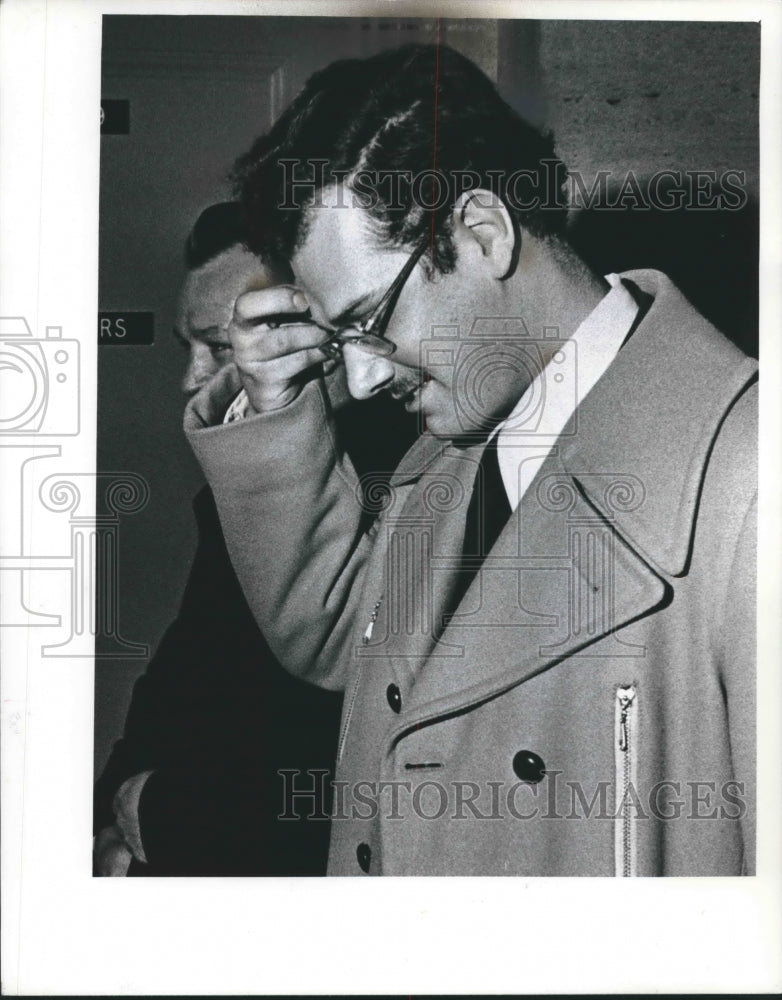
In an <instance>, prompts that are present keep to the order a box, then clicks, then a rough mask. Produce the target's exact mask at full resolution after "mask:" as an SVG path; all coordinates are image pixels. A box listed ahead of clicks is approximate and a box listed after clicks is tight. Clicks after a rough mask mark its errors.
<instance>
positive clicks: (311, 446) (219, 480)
mask: <svg viewBox="0 0 782 1000" xmlns="http://www.w3.org/2000/svg"><path fill="white" fill-rule="evenodd" d="M228 371H229V370H226V375H225V376H224V378H223V379H222V380H221V379H220V377H219V376H218V379H217V380H216V381H215V382H212V383H210V384H209V385H208V386H207V387H206V388H205V389H204V390H202V392H201V393H199V394H198V396H196V397H195V399H194V400H192V401H191V403H190V404H189V405H188V408H187V410H186V412H185V432H186V434H187V436H188V439H189V441H190V443H191V445H192V447H193V450H194V452H195V454H196V456H197V458H198V459H199V461H200V463H201V465H202V468H203V470H204V473H205V475H206V477H207V480H208V481H209V483H210V485H211V487H212V490H213V492H214V495H215V500H216V502H217V508H218V511H219V514H220V520H221V523H222V527H223V532H224V535H225V538H226V542H227V545H228V551H229V553H230V556H231V560H232V562H233V565H234V568H235V570H236V574H237V576H238V578H239V581H240V583H241V585H242V589H243V591H244V594H245V596H246V598H247V601H248V603H249V605H250V608H251V609H252V612H253V614H254V615H255V618H256V620H257V622H258V624H259V625H260V627H261V629H262V630H263V633H264V635H265V636H266V638H267V640H268V642H269V645H270V646H271V648H272V649H273V650H274V652H275V654H276V655H277V657H278V658H279V660H280V662H281V663H282V664H283V666H285V667H286V669H288V670H290V671H291V672H292V673H294V674H296V675H297V676H300V677H303V678H306V679H307V680H309V681H311V682H313V683H316V684H318V685H320V686H322V687H326V688H330V689H333V690H339V689H343V688H344V686H345V684H346V680H347V670H348V666H349V662H350V659H351V657H350V655H349V647H350V643H351V642H352V641H355V635H354V633H355V629H354V623H355V618H356V613H357V608H358V602H359V599H360V591H361V589H362V582H363V576H364V570H365V567H366V562H367V558H368V556H369V553H370V549H371V542H370V540H369V539H368V538H367V537H366V536H364V535H363V534H362V530H361V529H362V524H363V523H364V522H363V518H362V502H361V489H360V483H359V479H358V476H357V475H356V472H355V470H354V468H353V465H352V464H351V462H350V460H349V459H348V458H347V456H346V454H345V452H344V450H343V449H342V447H341V446H340V444H339V442H338V440H337V435H336V434H335V430H334V426H335V425H334V419H333V414H332V413H331V407H330V404H329V400H328V396H327V394H326V392H325V389H324V387H323V384H322V382H321V381H313V382H310V383H309V384H308V385H307V386H305V388H304V389H303V391H302V392H301V394H300V395H299V397H298V398H297V399H296V400H295V401H294V402H293V403H291V404H290V405H289V406H287V407H285V408H283V409H281V410H276V411H274V412H272V413H265V414H259V415H256V416H253V417H249V418H247V419H245V420H242V421H238V422H236V423H232V424H220V423H216V422H215V419H216V418H217V419H219V417H218V414H219V413H220V412H222V410H224V403H225V398H226V387H227V386H228V387H230V384H231V383H230V376H229V375H228ZM221 375H223V373H221ZM234 377H235V376H234ZM221 392H222V393H223V400H222V407H221V405H220V404H218V403H216V399H219V397H220V393H221ZM265 568H266V569H267V571H266V572H265V571H264V569H265Z"/></svg>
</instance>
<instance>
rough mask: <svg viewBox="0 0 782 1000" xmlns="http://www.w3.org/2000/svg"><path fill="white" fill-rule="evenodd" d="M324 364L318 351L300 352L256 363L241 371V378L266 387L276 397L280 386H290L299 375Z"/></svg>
mask: <svg viewBox="0 0 782 1000" xmlns="http://www.w3.org/2000/svg"><path fill="white" fill-rule="evenodd" d="M322 362H323V355H322V354H321V353H320V351H318V350H317V349H314V350H310V351H299V352H298V353H296V354H288V355H285V356H284V357H281V358H274V359H273V360H271V361H256V362H254V363H252V364H248V365H246V366H244V367H243V368H240V369H239V373H240V376H242V377H243V378H244V379H248V380H250V381H251V382H253V383H255V384H256V385H258V386H266V387H267V388H268V390H269V391H270V392H271V393H272V395H275V394H276V393H277V392H278V391H279V388H280V386H284V385H286V384H290V383H291V382H293V381H295V380H296V379H297V378H298V376H299V375H301V374H302V373H304V372H305V371H307V370H308V369H310V368H313V367H314V366H316V365H320V364H321V363H322Z"/></svg>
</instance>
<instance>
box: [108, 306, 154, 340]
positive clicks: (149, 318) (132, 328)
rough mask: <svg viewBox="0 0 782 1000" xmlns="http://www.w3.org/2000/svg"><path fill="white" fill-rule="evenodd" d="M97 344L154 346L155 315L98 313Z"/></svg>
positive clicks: (149, 313)
mask: <svg viewBox="0 0 782 1000" xmlns="http://www.w3.org/2000/svg"><path fill="white" fill-rule="evenodd" d="M98 343H99V344H100V345H101V346H104V345H107V344H154V343H155V314H154V313H151V312H101V313H98Z"/></svg>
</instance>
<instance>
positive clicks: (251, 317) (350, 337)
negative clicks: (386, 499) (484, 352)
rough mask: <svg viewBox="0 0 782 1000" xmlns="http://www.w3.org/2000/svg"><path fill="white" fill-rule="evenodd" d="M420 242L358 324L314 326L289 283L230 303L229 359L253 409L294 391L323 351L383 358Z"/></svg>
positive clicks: (331, 355) (282, 400) (279, 402)
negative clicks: (347, 348)
mask: <svg viewBox="0 0 782 1000" xmlns="http://www.w3.org/2000/svg"><path fill="white" fill-rule="evenodd" d="M427 245H428V244H427V243H421V244H420V245H419V246H418V247H416V248H415V249H414V250H413V252H412V253H411V254H410V256H409V257H408V259H407V261H406V262H405V264H404V267H403V268H402V270H401V271H400V272H399V274H398V275H397V276H396V278H395V279H394V281H393V282H392V284H391V286H390V287H389V288H388V290H387V291H386V292H385V293H384V295H383V297H382V298H381V299H380V301H379V302H378V304H377V305H376V306H375V308H374V309H373V310H372V312H371V313H370V315H369V316H368V317H367V318H366V319H365V320H364V321H363V322H362V323H360V324H350V325H347V326H344V327H341V328H340V329H338V330H326V331H325V332H326V333H327V336H326V338H325V339H324V337H323V334H324V329H323V328H322V327H319V326H316V325H315V324H314V323H313V322H312V320H311V318H310V316H309V314H308V312H305V310H306V309H307V300H306V298H305V296H304V295H303V294H302V292H300V291H299V290H298V289H296V288H293V287H291V286H290V285H277V286H275V287H272V288H266V289H263V290H262V291H257V292H246V293H245V294H244V295H240V296H239V298H238V299H237V300H236V304H235V306H234V315H233V319H232V321H231V324H230V327H229V336H230V339H231V344H232V346H233V349H234V362H235V364H236V366H237V368H238V370H239V375H240V377H241V380H242V385H243V387H244V389H245V390H246V392H247V395H248V397H249V400H250V403H251V405H252V407H253V409H254V410H255V411H256V412H258V413H261V412H266V411H270V410H276V409H280V408H282V407H283V406H287V405H288V403H290V402H292V400H293V399H295V398H296V396H298V394H299V392H300V391H301V386H302V384H303V383H302V379H301V376H302V374H303V373H304V372H305V371H306V370H307V369H308V368H311V367H312V366H313V365H316V364H318V363H322V362H323V359H324V356H325V357H326V358H327V359H329V360H332V361H339V360H340V359H341V357H342V348H343V346H344V345H345V344H346V343H350V344H354V345H355V346H357V347H360V348H362V349H363V350H366V351H367V352H369V353H370V354H376V355H379V356H381V357H388V356H389V355H390V354H393V352H394V351H395V350H396V345H395V344H393V343H392V342H391V341H390V340H387V339H386V338H385V336H384V334H385V330H386V328H387V326H388V322H389V320H390V318H391V314H392V313H393V310H394V307H395V306H396V302H397V299H398V297H399V294H400V292H401V291H402V288H403V287H404V285H405V282H406V281H407V279H408V278H409V277H410V275H411V274H412V272H413V268H414V267H415V265H416V264H417V263H418V261H419V260H420V259H421V257H422V255H423V253H424V251H425V250H426V248H427Z"/></svg>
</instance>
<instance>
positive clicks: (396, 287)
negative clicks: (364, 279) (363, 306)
mask: <svg viewBox="0 0 782 1000" xmlns="http://www.w3.org/2000/svg"><path fill="white" fill-rule="evenodd" d="M428 246H429V241H428V240H426V241H423V242H421V243H420V244H419V245H418V246H417V247H416V248H415V249H414V250H413V252H412V253H411V254H410V256H409V257H408V258H407V260H406V261H405V264H404V266H403V267H402V270H401V271H400V272H399V274H397V276H396V277H395V278H394V280H393V281H392V282H391V284H390V286H389V287H388V289H387V291H386V292H385V293H384V294H383V297H382V298H381V300H380V301H379V302H378V304H377V305H376V306H375V308H374V309H373V310H372V312H371V313H370V314H369V316H368V317H367V318H366V319H365V320H364V321H363V323H359V324H352V323H349V324H347V325H346V326H343V327H340V329H339V330H330V331H329V335H328V337H326V339H325V340H324V341H323V343H321V344H318V347H319V349H320V350H321V351H323V353H324V354H325V355H326V357H327V358H329V359H330V360H332V361H339V360H340V359H341V358H342V348H343V347H344V346H345V344H355V345H356V346H357V347H362V346H364V347H365V348H369V349H370V353H372V354H376V355H378V356H379V357H388V356H389V355H390V354H393V353H394V351H395V350H396V344H394V343H393V342H392V341H390V340H386V338H385V337H384V336H383V334H384V332H385V330H386V328H387V326H388V323H389V321H390V319H391V315H392V313H393V311H394V308H395V306H396V300H397V298H398V297H399V295H400V293H401V291H402V289H403V288H404V286H405V284H406V283H407V280H408V278H409V277H410V275H411V274H412V273H413V269H414V268H415V265H416V264H417V263H418V261H419V260H420V259H421V257H423V255H424V253H425V252H426V250H427V248H428ZM347 330H353V331H355V334H357V335H353V336H350V337H346V336H345V331H347ZM370 337H371V338H372V339H373V341H374V343H372V345H371V348H370V347H369V345H368V344H367V343H366V340H367V339H368V338H370ZM362 341H363V342H364V343H363V344H362Z"/></svg>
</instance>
